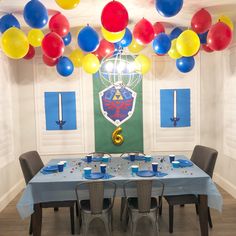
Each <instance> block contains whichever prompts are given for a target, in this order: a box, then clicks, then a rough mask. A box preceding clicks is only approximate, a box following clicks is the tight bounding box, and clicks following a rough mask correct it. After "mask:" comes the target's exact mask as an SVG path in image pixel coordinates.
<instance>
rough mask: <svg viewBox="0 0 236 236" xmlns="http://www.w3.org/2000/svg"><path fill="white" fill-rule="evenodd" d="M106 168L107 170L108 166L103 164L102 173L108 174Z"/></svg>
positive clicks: (101, 166)
mask: <svg viewBox="0 0 236 236" xmlns="http://www.w3.org/2000/svg"><path fill="white" fill-rule="evenodd" d="M106 168H107V165H106V164H101V165H100V170H101V173H103V174H106Z"/></svg>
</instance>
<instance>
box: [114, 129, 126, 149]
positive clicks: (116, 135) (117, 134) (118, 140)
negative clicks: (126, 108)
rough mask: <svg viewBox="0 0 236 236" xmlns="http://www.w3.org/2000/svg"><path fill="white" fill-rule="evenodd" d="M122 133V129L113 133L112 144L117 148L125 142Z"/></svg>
mask: <svg viewBox="0 0 236 236" xmlns="http://www.w3.org/2000/svg"><path fill="white" fill-rule="evenodd" d="M121 132H122V128H121V127H117V128H116V129H115V130H114V131H113V133H112V142H113V143H114V144H115V145H117V146H118V145H121V144H122V143H123V142H124V137H123V136H122V134H120V133H121Z"/></svg>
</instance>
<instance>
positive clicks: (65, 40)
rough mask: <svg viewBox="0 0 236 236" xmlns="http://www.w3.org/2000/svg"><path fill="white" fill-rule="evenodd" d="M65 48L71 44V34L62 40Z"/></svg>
mask: <svg viewBox="0 0 236 236" xmlns="http://www.w3.org/2000/svg"><path fill="white" fill-rule="evenodd" d="M62 39H63V42H64V44H65V46H68V45H69V44H70V43H71V33H70V32H69V33H68V34H67V35H66V36H65V37H63V38H62Z"/></svg>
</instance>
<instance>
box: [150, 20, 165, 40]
mask: <svg viewBox="0 0 236 236" xmlns="http://www.w3.org/2000/svg"><path fill="white" fill-rule="evenodd" d="M153 29H154V37H156V36H157V35H158V34H160V33H165V28H164V26H163V24H162V23H160V22H156V23H155V24H154V25H153Z"/></svg>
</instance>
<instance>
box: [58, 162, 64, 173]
mask: <svg viewBox="0 0 236 236" xmlns="http://www.w3.org/2000/svg"><path fill="white" fill-rule="evenodd" d="M57 166H58V171H59V172H63V170H64V163H63V162H59V163H58V164H57Z"/></svg>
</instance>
